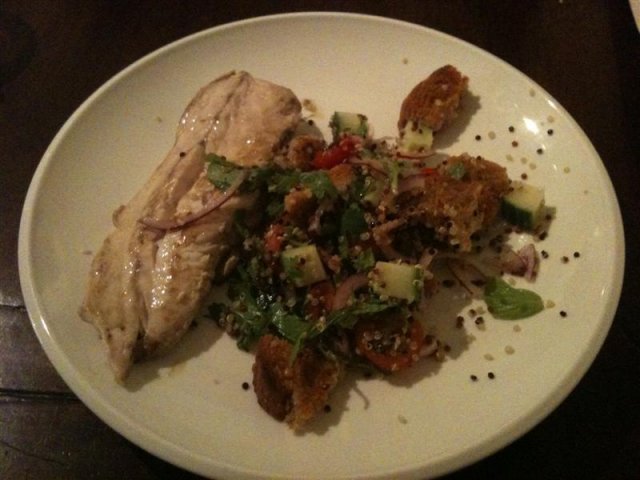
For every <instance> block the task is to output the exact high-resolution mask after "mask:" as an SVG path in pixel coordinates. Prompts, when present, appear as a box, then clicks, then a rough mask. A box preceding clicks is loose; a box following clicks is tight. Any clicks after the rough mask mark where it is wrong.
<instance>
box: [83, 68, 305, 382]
mask: <svg viewBox="0 0 640 480" xmlns="http://www.w3.org/2000/svg"><path fill="white" fill-rule="evenodd" d="M300 110H301V107H300V102H299V101H298V99H297V98H296V97H295V95H294V94H293V93H292V92H291V91H290V90H289V89H287V88H285V87H281V86H278V85H274V84H272V83H269V82H267V81H264V80H260V79H256V78H254V77H252V76H251V75H249V74H248V73H246V72H231V73H229V74H227V75H225V76H223V77H221V78H218V79H217V80H214V81H213V82H211V83H210V84H208V85H207V86H205V87H203V88H202V89H201V90H200V91H199V92H198V94H197V95H196V96H195V98H194V99H193V100H192V101H191V103H190V104H189V105H188V107H187V108H186V110H185V112H184V113H183V115H182V118H181V119H180V122H179V125H178V130H177V134H176V141H175V144H174V146H173V147H172V148H171V150H170V151H169V153H168V155H167V156H166V158H165V159H164V160H163V161H162V163H161V164H160V165H159V166H158V167H157V168H156V170H155V171H154V172H153V174H152V175H151V177H150V178H149V179H148V180H147V182H146V184H145V185H144V186H143V188H142V189H141V190H140V191H139V192H138V193H137V194H136V195H135V196H134V197H133V198H132V199H131V200H130V201H129V203H128V204H127V205H124V206H122V207H120V208H119V209H118V210H116V212H115V213H114V215H113V223H114V226H115V229H114V230H113V231H112V232H111V233H110V234H109V236H108V237H107V238H106V240H105V241H104V244H103V245H102V247H101V249H100V251H99V252H98V253H97V254H96V256H95V258H94V259H93V262H92V265H91V271H90V276H89V283H88V288H87V291H86V295H85V299H84V302H83V304H82V306H81V308H80V315H81V317H82V318H83V319H84V320H86V321H88V322H90V323H92V324H93V325H95V327H96V328H97V329H98V331H99V332H100V336H101V338H102V340H103V341H104V343H105V344H106V347H107V351H108V358H109V363H110V365H111V368H112V370H113V372H114V375H115V378H116V379H117V380H118V381H123V380H124V379H125V378H126V376H127V374H128V372H129V370H130V368H131V366H132V364H133V363H134V362H136V361H138V360H141V359H143V358H146V357H149V356H151V355H155V354H159V353H162V352H163V351H165V350H167V349H168V348H170V347H171V346H173V345H174V344H175V343H176V342H177V341H178V340H179V339H180V338H181V337H182V335H183V334H184V333H185V331H186V330H187V329H188V327H189V325H190V324H191V322H192V320H193V318H194V317H195V316H196V315H197V314H198V312H199V311H200V309H201V308H202V306H203V301H204V298H205V297H206V295H207V294H208V292H209V290H210V287H211V279H212V272H214V271H215V269H216V267H217V266H218V264H219V263H220V262H221V261H222V260H223V259H224V257H225V255H226V254H227V252H228V250H229V248H230V242H231V233H230V227H231V224H232V221H233V215H234V213H235V212H237V211H238V210H242V209H244V210H249V209H251V208H252V207H253V204H254V202H255V196H254V195H253V194H242V195H238V194H236V195H229V197H228V199H227V198H225V200H226V201H225V202H224V203H223V204H222V205H221V206H220V207H219V208H217V209H214V210H212V211H210V212H208V213H206V214H204V215H201V212H203V211H206V210H204V207H206V206H207V205H210V204H211V201H212V199H214V200H215V199H216V198H218V197H220V198H222V197H221V196H224V195H225V192H220V191H217V190H216V189H215V187H214V186H213V185H212V184H211V182H210V181H209V180H208V179H207V177H206V167H205V166H206V163H205V157H206V155H207V154H208V153H215V154H217V155H220V156H225V157H226V158H227V159H228V160H229V161H233V162H234V163H236V164H238V165H241V166H246V167H249V166H262V165H265V164H267V163H269V162H271V161H272V160H273V156H274V151H275V150H276V149H278V148H279V147H281V146H282V144H283V141H285V140H286V139H287V138H288V135H289V134H290V133H291V131H292V130H293V129H294V128H295V127H296V125H297V124H298V123H299V122H300ZM199 212H200V213H199Z"/></svg>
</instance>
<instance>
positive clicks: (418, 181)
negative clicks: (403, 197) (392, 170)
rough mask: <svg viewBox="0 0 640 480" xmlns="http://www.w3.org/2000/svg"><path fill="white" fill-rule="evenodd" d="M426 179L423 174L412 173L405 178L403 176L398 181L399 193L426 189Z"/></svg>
mask: <svg viewBox="0 0 640 480" xmlns="http://www.w3.org/2000/svg"><path fill="white" fill-rule="evenodd" d="M424 179H425V176H424V175H422V174H418V175H411V176H408V177H405V178H402V179H400V180H399V181H398V193H397V194H398V195H400V194H401V193H404V192H408V191H410V190H415V189H422V190H424V183H425V182H424Z"/></svg>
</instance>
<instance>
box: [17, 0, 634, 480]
mask: <svg viewBox="0 0 640 480" xmlns="http://www.w3.org/2000/svg"><path fill="white" fill-rule="evenodd" d="M313 18H334V19H335V18H338V19H340V18H342V19H344V18H346V19H350V20H356V21H366V22H379V23H383V24H390V25H395V26H398V27H403V28H410V29H415V30H417V31H422V32H424V33H427V34H430V35H435V36H437V37H440V38H443V39H445V40H446V41H448V42H453V43H456V44H459V45H461V46H463V47H464V48H466V49H468V50H469V51H471V52H472V53H473V55H481V56H483V57H487V58H489V59H490V60H491V61H493V62H497V63H499V64H500V65H501V66H502V67H503V68H507V69H508V70H509V72H510V73H512V74H515V75H517V76H519V77H521V78H522V79H525V80H526V81H527V82H529V83H530V84H531V85H533V86H535V87H536V88H537V89H538V90H539V91H540V92H542V93H543V94H544V95H545V97H547V98H548V99H550V100H551V101H553V102H554V108H557V109H558V110H559V111H560V112H562V114H563V115H564V116H565V118H566V119H567V120H568V122H569V123H570V124H571V125H570V126H571V128H573V129H574V130H575V132H577V133H578V134H579V135H580V137H581V140H582V142H583V143H584V145H585V146H586V147H587V148H588V150H589V151H590V153H591V154H592V155H593V156H594V157H595V158H596V159H597V160H598V162H596V165H595V166H596V168H597V169H598V171H599V173H600V175H601V177H602V179H603V180H604V186H605V187H606V189H607V190H608V194H609V195H608V198H609V200H611V208H612V210H613V211H611V212H609V213H611V214H612V218H613V223H614V225H615V232H614V235H613V239H614V241H615V245H614V246H613V247H614V253H615V256H614V258H613V262H614V263H615V265H616V266H617V268H615V271H616V272H618V273H617V275H614V278H613V279H611V280H612V282H611V284H610V285H609V286H610V293H609V295H608V296H607V298H606V302H605V304H604V305H603V309H604V311H605V317H606V318H605V319H604V320H605V321H601V322H600V323H599V324H598V327H599V328H598V329H595V330H594V331H593V332H591V340H592V345H590V348H588V349H583V351H582V354H581V355H580V361H579V362H576V364H575V365H574V366H573V369H571V370H570V371H568V372H565V380H567V381H565V382H563V388H559V389H557V390H555V391H554V392H553V393H552V395H551V396H550V398H549V401H548V402H547V403H545V404H543V405H542V404H539V405H537V407H536V408H534V409H532V410H531V411H529V412H528V413H527V415H525V416H524V417H523V418H522V420H521V421H519V422H518V423H517V424H514V425H511V427H510V428H507V429H504V430H502V431H500V432H497V433H496V434H495V435H494V436H492V437H491V441H490V442H489V441H487V442H484V444H480V445H478V444H474V445H472V446H470V447H468V448H467V449H466V450H460V451H458V452H457V453H456V454H455V455H453V456H445V457H444V458H439V459H437V460H435V461H434V462H433V463H432V464H430V465H428V466H427V465H425V464H421V465H408V466H407V468H404V469H402V470H399V471H395V472H394V471H388V472H385V473H383V474H381V475H376V476H375V478H413V477H414V476H415V475H425V474H427V472H428V474H429V475H442V474H445V473H450V472H453V471H455V470H458V469H460V468H463V467H465V466H468V465H470V464H472V463H475V462H477V461H479V460H481V459H482V458H485V457H487V456H489V455H491V454H493V453H495V452H497V451H498V450H501V449H502V448H504V447H506V446H507V445H508V444H510V443H511V442H513V441H515V440H517V439H518V438H520V437H521V436H522V435H524V434H525V433H526V432H528V431H530V430H531V429H532V428H533V427H534V426H535V425H537V424H538V423H540V422H541V421H542V420H544V419H545V418H546V417H547V416H548V415H549V414H550V413H551V412H553V411H554V410H555V409H556V408H557V407H558V405H559V404H560V403H561V402H562V401H563V400H564V399H565V398H566V397H567V396H568V395H569V394H570V393H571V392H572V391H573V390H574V388H575V387H576V385H577V384H578V383H579V382H580V381H581V380H582V378H583V376H584V375H585V373H586V372H587V370H588V369H589V368H590V367H591V365H592V364H593V362H594V361H595V359H596V357H597V355H598V354H599V351H600V349H601V347H602V344H603V343H604V341H605V339H606V337H607V333H608V331H609V329H610V327H611V324H612V322H613V320H614V318H615V314H616V310H617V306H618V303H619V300H620V295H621V292H622V283H623V278H624V267H625V255H626V252H625V238H624V226H623V222H622V215H621V211H620V205H619V202H618V199H617V195H616V192H615V189H614V187H613V184H612V182H611V178H610V176H609V174H608V172H607V170H606V167H605V165H604V162H603V161H602V158H601V157H600V155H599V154H598V153H597V151H596V149H595V147H594V146H593V144H592V143H591V140H590V139H589V138H588V136H587V135H586V134H585V133H584V131H583V130H582V128H581V127H580V125H579V124H578V123H577V122H576V121H575V119H574V118H573V117H572V116H571V115H570V113H569V112H568V111H566V110H565V109H564V107H563V106H562V105H561V104H560V103H559V102H557V101H556V99H555V98H554V97H553V96H552V95H550V94H549V92H547V91H546V90H545V89H544V88H542V87H541V86H540V85H539V84H538V83H537V82H535V81H534V80H533V79H531V78H530V77H528V76H527V75H525V74H524V73H523V72H521V71H520V70H518V69H517V68H516V67H514V66H512V65H511V64H509V63H507V62H506V61H504V60H502V59H501V58H499V57H497V56H495V55H494V54H492V53H490V52H488V51H486V50H484V49H482V48H480V47H478V46H476V45H473V44H472V43H469V42H468V41H466V40H462V39H460V38H458V37H455V36H453V35H450V34H448V33H444V32H441V31H439V30H435V29H433V28H430V27H426V26H423V25H419V24H415V23H411V22H407V21H403V20H398V19H393V18H388V17H382V16H377V15H369V14H361V13H349V12H317V11H309V12H295V13H279V14H274V15H265V16H257V17H251V18H247V19H243V20H237V21H234V22H230V23H225V24H221V25H217V26H214V27H211V28H207V29H204V30H201V31H198V32H195V33H192V34H190V35H187V36H185V37H183V38H180V39H177V40H175V41H173V42H170V43H169V44H166V45H164V46H162V47H160V48H158V49H156V50H154V51H152V52H150V53H148V54H146V55H144V56H143V57H141V58H140V59H138V60H136V61H135V62H133V63H132V64H130V65H128V66H127V67H125V68H124V69H122V70H121V71H119V72H118V73H116V74H115V75H114V76H112V77H111V78H110V79H109V80H107V81H106V82H105V83H103V84H102V85H101V86H100V87H99V88H98V89H97V90H95V91H94V92H93V93H92V94H91V95H90V96H89V97H88V98H87V99H86V100H85V101H83V102H82V104H81V105H80V106H79V107H78V108H77V109H76V110H75V111H74V112H73V113H72V115H71V116H70V117H69V118H68V119H67V120H66V121H65V123H64V124H63V126H62V127H61V128H60V130H59V131H58V132H57V134H56V135H55V136H54V138H53V140H52V141H51V143H50V144H49V146H48V147H47V149H46V151H45V153H44V154H43V156H42V158H41V160H40V162H39V163H38V166H37V168H36V171H35V173H34V175H33V177H32V180H31V182H30V185H29V189H28V191H27V195H26V197H25V200H24V204H23V209H22V214H21V218H20V226H19V236H18V270H19V276H20V284H21V289H22V294H23V297H24V301H25V306H26V308H27V312H28V314H29V318H30V321H31V325H32V328H33V329H34V331H35V333H36V336H37V338H38V340H39V342H40V344H41V345H42V347H43V349H44V351H45V353H46V355H47V357H48V359H49V361H50V362H51V363H52V364H53V365H54V367H55V368H56V371H57V372H58V374H59V375H60V376H61V377H62V378H63V379H64V381H65V382H66V383H67V385H69V387H70V388H71V390H72V391H73V392H74V393H75V394H76V395H77V396H78V397H79V398H80V399H81V400H82V401H83V403H85V405H86V406H87V407H88V408H89V409H90V410H91V411H92V412H93V413H94V414H95V415H96V416H98V417H99V418H100V419H101V420H102V421H104V422H105V423H106V424H108V425H109V426H111V427H112V428H113V429H114V430H116V431H117V432H118V433H119V434H120V435H122V436H123V437H125V438H127V439H128V440H129V441H131V442H132V443H134V444H136V445H138V446H139V447H141V448H143V449H144V450H147V451H148V452H150V453H151V454H153V455H156V456H158V457H159V458H162V459H164V460H166V461H168V462H170V463H173V464H174V465H178V466H180V467H181V468H185V469H187V470H190V471H192V472H195V473H198V474H201V475H216V476H223V477H225V478H227V477H233V478H253V477H254V476H255V475H256V473H258V472H254V471H251V470H247V469H244V468H243V467H238V466H236V465H228V464H226V463H224V462H221V461H220V460H215V462H214V463H212V460H213V459H211V458H210V457H206V456H202V455H199V454H196V453H193V452H191V451H189V450H188V449H185V448H182V447H181V446H180V445H177V444H175V443H173V442H170V441H168V440H166V439H164V438H163V437H161V436H160V435H158V434H156V433H154V432H153V431H152V430H149V429H148V428H146V427H143V426H140V425H137V424H131V423H129V422H128V420H129V419H128V417H127V415H125V414H123V413H122V412H120V411H119V410H118V409H117V408H115V407H114V406H113V405H111V404H109V403H108V402H105V401H103V400H102V399H101V398H100V397H99V395H97V393H96V392H95V391H93V389H91V388H90V389H85V388H83V385H82V382H81V381H79V379H78V378H77V377H75V376H74V375H73V372H74V370H75V368H74V367H73V365H72V364H71V362H69V361H68V358H67V357H66V356H65V355H64V353H63V352H62V351H60V349H59V347H58V346H57V345H56V344H55V342H54V341H53V339H52V336H51V334H50V332H49V330H48V324H47V320H46V318H45V317H44V315H43V310H42V308H41V299H40V298H38V295H37V294H36V291H35V285H34V282H33V281H32V279H33V271H34V267H33V257H32V255H31V253H32V249H31V242H32V240H33V220H34V218H33V215H32V213H33V207H34V205H36V203H37V200H38V196H39V194H40V187H41V185H42V184H43V182H44V180H45V179H46V173H47V171H48V169H49V167H50V165H51V164H52V162H53V160H54V159H55V153H56V151H57V149H58V147H59V145H60V144H61V142H62V141H63V139H64V138H65V137H66V135H67V133H68V132H69V131H70V130H72V128H73V127H74V126H75V124H76V123H77V121H78V120H79V119H80V118H81V117H82V115H83V114H84V113H85V112H86V111H87V110H89V109H90V108H91V106H92V105H93V103H94V102H95V101H96V100H97V99H99V98H100V97H101V96H103V95H104V94H105V93H106V92H107V91H108V90H109V89H110V88H112V87H113V86H114V85H117V84H118V83H119V82H120V81H121V80H122V79H123V78H125V77H127V76H129V75H131V74H132V73H134V72H135V71H136V70H137V69H139V68H140V67H142V66H144V65H145V64H147V63H152V62H153V61H154V60H155V59H156V58H158V57H161V56H164V55H166V54H168V53H169V52H171V51H172V50H175V49H179V48H183V47H184V46H185V45H186V44H188V43H191V42H197V41H198V40H200V39H201V38H203V37H208V36H215V35H216V34H218V33H220V32H224V31H225V30H230V29H235V28H240V27H246V26H251V25H253V24H262V23H270V22H278V21H283V20H298V19H313ZM569 374H571V375H569ZM145 438H146V439H147V440H146V441H144V442H142V440H144V439H145ZM196 463H197V464H196ZM361 475H364V474H361ZM359 477H360V475H359ZM282 478H291V477H289V476H283V477H282ZM362 478H365V477H362ZM367 478H371V476H370V475H368V476H367Z"/></svg>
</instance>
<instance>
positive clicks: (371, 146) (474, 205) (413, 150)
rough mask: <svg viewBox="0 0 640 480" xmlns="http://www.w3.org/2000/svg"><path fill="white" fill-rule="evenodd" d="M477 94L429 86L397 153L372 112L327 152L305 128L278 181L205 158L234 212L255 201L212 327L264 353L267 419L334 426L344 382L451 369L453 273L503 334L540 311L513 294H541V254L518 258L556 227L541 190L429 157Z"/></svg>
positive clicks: (475, 161)
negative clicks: (333, 400)
mask: <svg viewBox="0 0 640 480" xmlns="http://www.w3.org/2000/svg"><path fill="white" fill-rule="evenodd" d="M468 83H469V79H468V78H467V77H466V76H464V74H463V73H461V72H459V71H458V70H457V69H456V68H455V67H453V66H450V65H447V66H444V67H442V68H440V69H438V70H436V71H435V72H433V73H432V74H431V75H429V76H428V77H427V78H426V79H425V80H424V81H422V82H420V83H419V84H418V85H416V86H415V88H414V89H413V90H412V91H411V92H410V93H409V94H408V95H407V97H406V98H405V100H404V102H403V103H402V105H401V106H399V107H400V114H399V118H398V123H397V127H398V132H397V135H395V136H393V137H382V138H376V137H375V136H374V135H373V133H372V132H373V127H372V125H370V123H369V120H368V118H367V116H366V112H364V113H361V112H344V111H336V112H335V113H334V114H333V115H332V117H331V120H330V124H329V127H330V129H331V138H328V139H325V138H324V137H323V135H322V134H321V132H320V130H319V129H318V128H317V126H316V125H315V123H314V122H313V121H312V120H308V121H306V122H304V124H303V125H301V126H300V127H299V128H297V129H296V131H295V132H294V133H293V134H292V137H291V138H290V139H289V141H288V142H287V144H286V148H285V147H283V148H282V149H280V150H279V151H277V152H276V153H275V156H276V161H274V162H271V163H270V164H268V165H264V166H252V167H243V166H238V165H237V164H236V163H234V162H233V159H231V158H226V157H225V156H222V155H217V154H209V155H207V157H206V162H207V174H208V178H209V181H210V182H211V183H212V184H213V185H214V186H215V188H216V189H218V190H220V191H223V192H225V195H226V198H230V197H231V196H233V195H235V194H249V193H250V194H252V195H256V196H257V197H258V198H259V201H258V202H257V205H256V207H255V208H251V209H246V210H238V211H237V212H235V214H234V219H233V230H234V231H233V235H234V236H235V239H236V242H237V244H238V245H239V248H237V249H235V250H234V251H233V252H232V253H231V254H230V255H229V256H228V258H227V259H226V261H225V262H223V264H222V265H221V267H220V269H221V272H220V274H219V275H217V276H216V278H218V279H219V282H218V283H219V285H218V287H217V290H218V291H220V290H222V291H223V292H224V295H222V297H223V299H222V300H216V301H213V302H212V303H210V305H209V307H208V314H207V315H208V316H209V317H210V318H212V319H213V320H214V321H215V322H216V323H217V324H218V325H219V326H220V327H221V328H222V329H224V330H225V331H226V332H227V333H228V334H229V335H231V336H233V337H234V338H235V339H236V341H237V344H238V347H239V348H241V349H244V350H248V351H252V352H254V353H255V361H254V364H253V369H252V374H253V380H252V386H253V390H254V392H255V394H256V397H257V400H258V403H259V405H260V406H261V407H262V408H263V409H264V410H265V411H266V412H267V413H268V414H269V415H271V416H272V417H274V418H275V419H277V420H280V421H285V422H287V423H288V424H289V426H290V427H291V428H293V429H294V430H303V429H304V428H305V427H306V426H307V425H308V424H309V422H311V421H312V420H313V419H314V418H315V417H317V416H318V415H319V414H320V413H321V412H322V411H323V410H326V408H327V405H328V404H329V402H330V396H331V393H332V391H333V390H334V388H335V387H336V386H337V385H338V384H339V382H340V380H341V378H342V377H343V375H344V372H345V371H346V370H347V369H359V370H362V371H363V372H379V373H381V374H382V375H383V376H388V375H394V374H396V373H397V372H401V371H403V370H406V369H409V368H411V367H412V366H414V365H415V364H416V363H418V362H423V361H440V360H442V359H443V358H444V357H446V353H447V348H446V347H447V345H446V344H445V343H444V342H443V341H442V340H441V339H439V338H438V336H437V334H436V333H435V332H433V331H431V329H430V327H429V324H428V323H427V322H425V321H424V311H425V308H426V306H427V305H428V304H429V302H430V300H431V299H432V298H433V297H434V296H436V295H441V294H443V290H446V286H447V285H446V281H445V280H444V279H443V278H442V277H441V276H440V275H439V272H441V271H443V270H446V271H447V272H448V273H449V274H450V275H451V276H453V278H455V279H456V281H457V282H458V283H459V284H460V285H461V286H462V287H463V288H464V290H465V291H466V293H467V295H468V296H469V297H470V298H475V299H479V300H481V301H484V303H485V304H486V310H487V312H488V313H489V314H491V315H492V316H493V317H494V318H497V319H505V320H517V319H520V318H525V317H529V316H532V315H535V314H537V313H538V312H540V311H541V310H543V309H544V307H545V305H544V302H543V300H542V299H541V298H540V296H539V295H537V294H536V293H535V292H534V291H532V290H529V289H522V288H515V287H514V286H512V285H511V284H510V283H509V282H507V281H506V280H505V279H504V278H503V277H504V274H505V273H506V274H510V275H515V276H521V277H524V278H525V279H527V280H529V281H531V282H534V281H535V278H536V275H537V271H538V263H539V255H538V252H537V251H536V248H535V246H534V244H533V243H529V244H527V245H525V246H524V247H522V248H519V249H517V250H515V249H513V248H511V247H510V246H509V244H508V242H507V240H508V235H509V232H530V233H532V234H536V233H539V232H540V231H542V229H543V227H542V226H543V225H544V224H545V222H549V221H550V219H551V215H550V210H549V209H548V208H547V207H546V206H545V199H544V191H543V189H541V188H537V187H535V186H532V185H530V184H528V183H525V182H522V181H519V180H518V181H516V180H513V179H510V178H509V177H508V175H507V171H506V169H505V168H503V167H502V166H500V165H498V164H496V163H494V162H492V161H491V160H489V159H485V158H483V157H481V156H477V155H473V154H471V153H460V154H457V155H445V154H442V153H439V152H437V151H436V150H435V149H434V148H433V145H434V143H433V142H434V137H435V138H437V136H438V134H439V132H440V131H441V130H443V129H445V128H447V126H448V125H450V124H451V123H452V122H455V117H456V114H457V112H458V110H459V109H460V107H461V103H462V102H461V99H462V98H463V97H464V95H465V94H466V91H467V85H468ZM278 157H281V158H282V159H286V162H282V161H281V162H279V161H278ZM282 165H286V166H282ZM496 232H499V233H496ZM443 287H444V288H443ZM460 318H462V317H459V319H460ZM478 318H481V317H478ZM478 318H476V323H477V322H478ZM492 376H493V374H492V373H491V375H490V376H489V378H493V377H492ZM472 377H474V376H473V375H472ZM476 379H477V378H476ZM472 380H475V379H474V378H472ZM244 386H245V388H247V389H248V388H249V385H248V384H246V385H244Z"/></svg>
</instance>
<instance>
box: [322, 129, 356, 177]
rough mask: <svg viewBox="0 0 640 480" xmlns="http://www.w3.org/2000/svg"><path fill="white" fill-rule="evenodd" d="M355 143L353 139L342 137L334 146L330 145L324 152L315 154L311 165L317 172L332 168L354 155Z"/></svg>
mask: <svg viewBox="0 0 640 480" xmlns="http://www.w3.org/2000/svg"><path fill="white" fill-rule="evenodd" d="M357 143H358V142H357V141H356V139H354V138H353V137H350V136H346V137H343V138H342V139H341V140H340V141H339V142H338V143H337V144H336V145H332V146H330V147H329V148H327V149H326V150H323V151H321V152H318V153H316V156H315V157H314V159H313V162H311V165H312V166H313V168H315V169H318V170H328V169H330V168H333V167H335V166H336V165H339V164H341V163H343V162H344V161H345V160H347V159H348V158H349V157H351V156H352V155H353V154H354V153H355V151H356V144H357Z"/></svg>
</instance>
